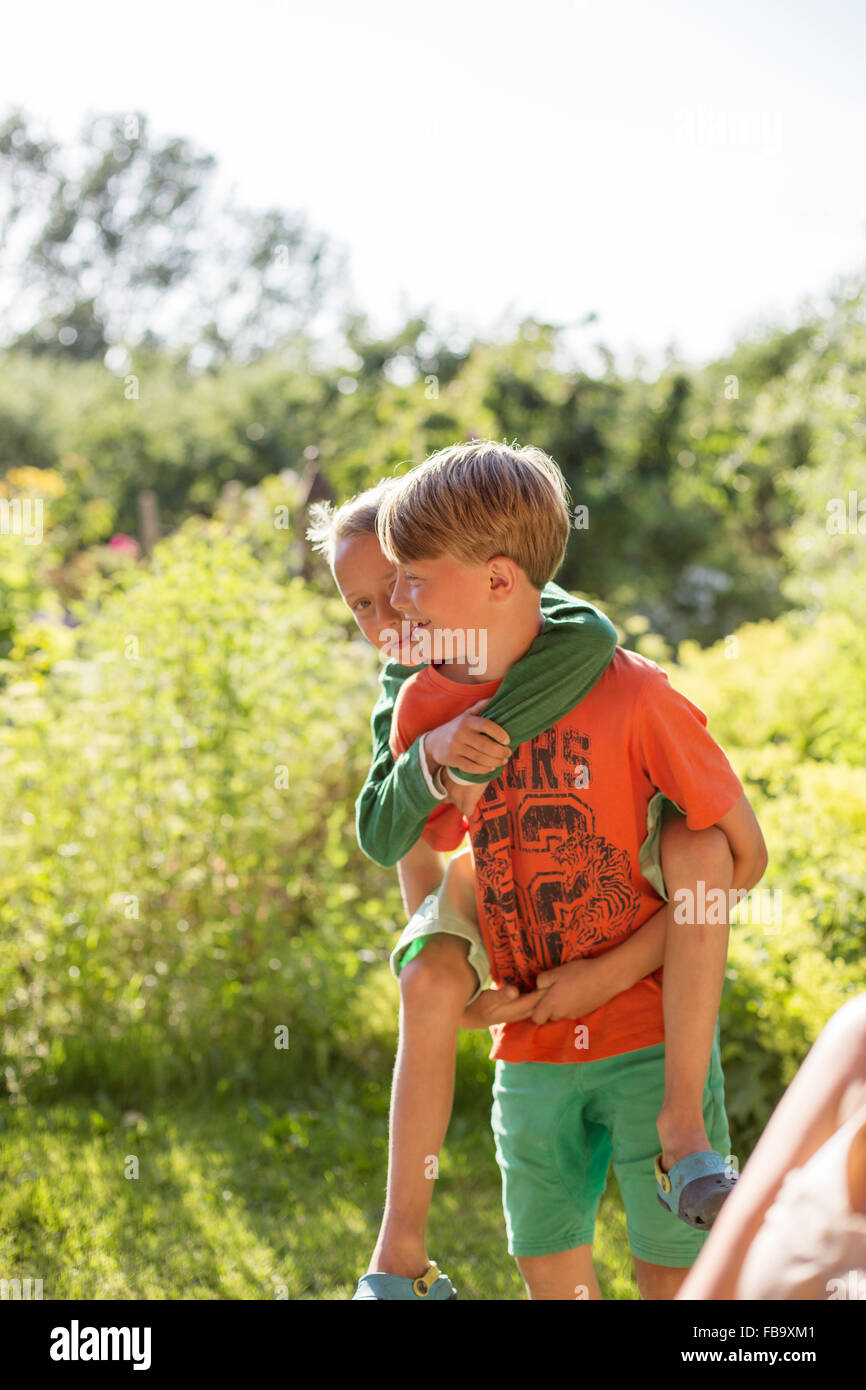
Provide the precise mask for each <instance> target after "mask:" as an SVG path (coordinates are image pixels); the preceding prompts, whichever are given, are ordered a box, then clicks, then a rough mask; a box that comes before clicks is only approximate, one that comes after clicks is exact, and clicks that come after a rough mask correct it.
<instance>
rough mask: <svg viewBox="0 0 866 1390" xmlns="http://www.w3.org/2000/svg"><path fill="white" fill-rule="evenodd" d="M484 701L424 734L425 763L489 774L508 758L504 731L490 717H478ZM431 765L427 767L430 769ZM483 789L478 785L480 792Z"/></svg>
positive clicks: (509, 754) (508, 753) (509, 745)
mask: <svg viewBox="0 0 866 1390" xmlns="http://www.w3.org/2000/svg"><path fill="white" fill-rule="evenodd" d="M488 703H489V702H488V701H487V700H477V701H476V702H475V704H474V705H471V706H470V708H469V709H468V710H466V711H465V713H463V714H459V715H457V716H456V718H454V719H449V721H448V723H447V724H440V725H439V727H438V728H436V729H431V730H430V731H429V733H427V734H425V735H424V748H425V750H426V753H427V758H428V762H432V763H433V764H437V765H438V766H439V767H456V768H457V769H458V771H459V772H472V773H479V774H480V773H484V772H487V773H493V772H495V771H496V769H497V768H498V767H501V766H502V764H503V763H504V762H506V761H507V759H508V758H510V757H511V744H510V742H509V739H508V734H507V733H506V732H505V730H504V729H503V728H502V727H501V726H500V725H499V724H494V722H493V720H492V719H482V718H481V717H480V714H479V710H482V709H483V708H484V706H485V705H486V704H488ZM433 770H434V768H431V771H433ZM483 790H484V788H483V786H482V791H483Z"/></svg>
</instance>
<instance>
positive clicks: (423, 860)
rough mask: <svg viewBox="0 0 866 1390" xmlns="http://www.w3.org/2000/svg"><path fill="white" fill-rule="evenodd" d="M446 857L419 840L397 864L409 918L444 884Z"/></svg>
mask: <svg viewBox="0 0 866 1390" xmlns="http://www.w3.org/2000/svg"><path fill="white" fill-rule="evenodd" d="M444 873H445V856H444V855H442V854H440V853H439V851H438V850H435V849H433V848H432V847H431V846H430V845H428V844H427V843H426V842H425V841H424V840H418V841H417V843H416V844H414V845H413V846H412V848H411V849H410V850H409V853H408V854H404V855H403V858H402V859H401V860H400V861H399V863H398V864H397V877H398V878H399V880H400V892H401V893H402V895H403V906H404V907H405V909H406V915H407V917H411V916H413V914H414V913H416V912H417V911H418V908H419V907H420V906H421V904H422V903H423V901H424V899H425V898H426V897H428V896H429V895H430V894H431V893H435V892H436V889H437V888H438V887H439V885H440V883H441V882H442V875H443V874H444Z"/></svg>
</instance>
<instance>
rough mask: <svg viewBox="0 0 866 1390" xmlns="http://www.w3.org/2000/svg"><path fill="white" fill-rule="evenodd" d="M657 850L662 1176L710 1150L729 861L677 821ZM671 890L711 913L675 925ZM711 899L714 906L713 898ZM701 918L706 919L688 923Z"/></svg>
mask: <svg viewBox="0 0 866 1390" xmlns="http://www.w3.org/2000/svg"><path fill="white" fill-rule="evenodd" d="M661 847H662V868H663V870H664V876H665V883H666V885H667V888H668V893H669V894H670V902H669V904H668V917H667V936H666V941H665V958H664V979H663V985H662V1003H663V1007H664V1018H665V1094H664V1100H663V1102H662V1108H661V1111H660V1113H659V1118H658V1134H659V1140H660V1141H661V1147H662V1167H663V1168H664V1169H665V1171H666V1172H669V1171H670V1169H671V1168H672V1167H673V1165H674V1164H675V1163H676V1162H678V1161H679V1159H681V1158H685V1156H686V1154H690V1153H696V1152H700V1151H701V1150H705V1149H712V1147H713V1146H712V1144H711V1143H710V1141H709V1139H708V1137H707V1132H706V1129H705V1127H704V1118H703V1103H704V1086H705V1084H706V1079H707V1071H708V1069H709V1065H710V1053H711V1050H712V1046H713V1036H714V1034H715V1029H716V1019H717V1017H718V1012H719V1002H720V1000H721V995H722V985H723V983H724V978H725V963H726V961H727V957H728V934H729V928H728V912H727V908H728V891H729V889H730V887H731V884H732V882H733V858H732V856H731V851H730V847H729V845H728V841H727V837H726V836H725V835H724V833H723V832H722V831H721V830H718V829H716V828H715V827H710V828H709V829H708V830H700V831H691V830H688V829H687V828H686V824H685V821H684V819H683V818H682V817H681V816H677V815H673V816H672V817H671V818H670V819H668V818H667V817H666V819H665V823H664V826H663V829H662V839H661ZM701 885H703V886H702V887H701ZM679 889H688V890H689V891H690V892H691V894H692V895H693V897H692V902H694V903H695V905H696V907H697V908H698V909H699V908H700V905H701V903H703V902H706V901H708V902H709V903H710V904H711V905H713V910H712V911H710V910H707V911H706V912H701V911H700V910H698V911H696V912H694V913H691V912H689V913H688V916H689V919H690V920H687V921H677V920H676V915H677V910H678V904H677V900H676V898H675V894H676V892H677V890H679ZM718 889H721V890H722V893H723V895H724V907H723V908H722V909H721V911H720V912H719V913H718V917H719V918H720V920H715V918H716V915H717V913H716V909H715V905H714V899H713V898H712V897H711V896H710V895H711V894H712V893H713V891H714V890H718ZM717 898H719V901H721V896H720V895H718V894H717ZM686 901H688V900H686ZM679 915H682V911H681V909H680V910H679ZM703 917H709V919H710V920H709V921H705V920H695V919H701V918H703ZM652 1268H661V1266H652Z"/></svg>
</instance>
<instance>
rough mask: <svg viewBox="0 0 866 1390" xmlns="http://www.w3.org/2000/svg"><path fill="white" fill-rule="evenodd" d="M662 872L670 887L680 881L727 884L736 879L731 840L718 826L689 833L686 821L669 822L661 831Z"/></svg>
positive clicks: (678, 818) (680, 818) (677, 819)
mask: <svg viewBox="0 0 866 1390" xmlns="http://www.w3.org/2000/svg"><path fill="white" fill-rule="evenodd" d="M661 853H662V871H663V873H664V876H665V882H666V883H667V884H668V886H669V887H670V885H671V883H673V882H676V881H677V880H678V879H688V880H699V879H700V880H703V881H704V882H705V883H713V884H719V883H720V882H721V883H724V880H725V879H727V878H732V877H733V872H734V859H733V855H732V854H731V847H730V845H729V843H728V837H727V835H726V834H725V833H724V831H723V830H720V829H719V828H718V826H716V825H711V826H709V827H708V828H707V829H706V830H689V829H688V828H687V826H686V823H685V819H684V818H683V817H681V816H680V817H677V818H676V819H675V820H673V819H672V820H670V821H667V822H666V824H665V826H664V828H663V830H662V841H661Z"/></svg>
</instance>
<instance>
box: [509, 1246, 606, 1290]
mask: <svg viewBox="0 0 866 1390" xmlns="http://www.w3.org/2000/svg"><path fill="white" fill-rule="evenodd" d="M517 1268H518V1269H519V1270H520V1273H521V1274H522V1275H523V1282H524V1284H525V1285H526V1292H527V1294H528V1295H529V1298H530V1300H531V1301H532V1302H537V1301H539V1300H554V1299H560V1300H566V1299H568V1300H571V1301H572V1302H573V1301H574V1300H575V1299H577V1300H579V1301H583V1300H597V1299H600V1298H601V1289H600V1288H599V1286H598V1279H597V1278H596V1274H595V1267H594V1265H593V1263H592V1246H591V1245H577V1246H575V1248H574V1249H573V1250H563V1251H562V1252H561V1253H559V1254H556V1255H532V1256H527V1255H518V1256H517Z"/></svg>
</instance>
